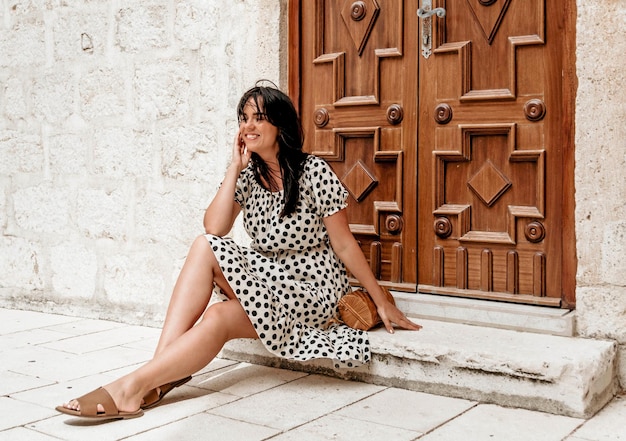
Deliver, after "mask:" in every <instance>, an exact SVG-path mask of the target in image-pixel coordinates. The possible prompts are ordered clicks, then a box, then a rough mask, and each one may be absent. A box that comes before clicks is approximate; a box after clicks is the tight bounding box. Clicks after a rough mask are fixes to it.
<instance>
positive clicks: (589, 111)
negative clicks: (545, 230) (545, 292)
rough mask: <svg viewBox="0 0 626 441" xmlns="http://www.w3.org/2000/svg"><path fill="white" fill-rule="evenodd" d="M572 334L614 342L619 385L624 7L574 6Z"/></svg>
mask: <svg viewBox="0 0 626 441" xmlns="http://www.w3.org/2000/svg"><path fill="white" fill-rule="evenodd" d="M577 4H578V5H577V6H578V10H577V30H576V32H577V35H576V42H577V50H576V71H577V75H578V91H577V96H576V172H575V179H576V180H575V186H576V249H577V253H578V274H577V280H576V284H577V289H576V302H577V303H576V308H577V326H578V332H579V333H580V334H581V335H582V336H585V337H591V338H606V339H611V340H615V341H617V342H618V343H619V355H618V362H619V364H618V368H619V372H620V381H621V384H622V387H624V386H625V385H626V56H625V54H626V34H625V33H624V29H626V3H625V2H624V1H623V0H607V1H602V2H583V1H578V2H577Z"/></svg>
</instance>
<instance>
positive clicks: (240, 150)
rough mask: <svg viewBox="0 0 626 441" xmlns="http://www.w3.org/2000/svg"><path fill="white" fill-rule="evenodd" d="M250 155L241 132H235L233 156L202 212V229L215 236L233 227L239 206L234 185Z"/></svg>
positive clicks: (222, 234) (224, 233)
mask: <svg viewBox="0 0 626 441" xmlns="http://www.w3.org/2000/svg"><path fill="white" fill-rule="evenodd" d="M249 161H250V155H249V154H248V152H247V150H246V148H245V145H244V144H243V142H242V141H241V134H240V133H237V136H236V137H235V141H234V145H233V156H232V160H231V163H230V165H229V166H228V169H226V176H225V177H224V180H223V181H222V185H221V186H220V188H219V190H217V193H216V194H215V197H214V198H213V200H212V201H211V203H210V204H209V206H208V208H207V209H206V211H205V213H204V231H206V233H207V234H214V235H215V236H224V235H226V234H228V232H229V231H230V230H231V228H232V227H233V223H234V222H235V218H236V217H237V216H238V215H239V212H240V211H241V207H240V206H239V204H238V203H237V202H236V201H235V199H234V198H235V187H236V185H237V179H238V178H239V173H241V171H242V170H243V169H245V168H246V167H247V166H248V162H249Z"/></svg>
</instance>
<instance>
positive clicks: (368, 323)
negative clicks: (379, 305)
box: [337, 286, 396, 331]
mask: <svg viewBox="0 0 626 441" xmlns="http://www.w3.org/2000/svg"><path fill="white" fill-rule="evenodd" d="M381 288H382V290H383V292H384V293H385V295H386V296H387V299H389V301H390V302H391V303H393V304H394V305H395V304H396V302H395V300H394V299H393V296H392V295H391V293H390V292H389V290H388V289H387V288H385V287H384V286H382V287H381ZM337 307H338V309H339V319H340V320H341V322H342V323H344V324H346V325H348V326H350V327H351V328H354V329H360V330H362V331H368V330H370V329H372V328H373V327H375V326H377V325H379V324H381V323H382V320H381V318H380V316H379V315H378V312H377V310H376V304H375V303H374V300H372V298H371V297H370V295H369V294H368V293H367V291H365V290H364V289H358V290H356V291H352V292H349V293H348V294H346V295H345V296H343V297H342V298H341V299H339V302H338V304H337Z"/></svg>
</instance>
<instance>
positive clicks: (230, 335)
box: [200, 300, 257, 340]
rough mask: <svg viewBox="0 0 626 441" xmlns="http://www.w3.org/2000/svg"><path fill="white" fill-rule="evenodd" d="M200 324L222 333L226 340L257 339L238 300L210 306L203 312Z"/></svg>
mask: <svg viewBox="0 0 626 441" xmlns="http://www.w3.org/2000/svg"><path fill="white" fill-rule="evenodd" d="M200 324H204V326H206V327H215V328H217V329H219V330H221V331H224V332H225V333H226V340H232V339H235V338H257V334H256V331H255V330H254V327H253V326H252V323H251V322H250V319H248V316H247V315H246V312H245V311H244V309H243V307H242V306H241V304H240V303H239V301H238V300H226V301H223V302H217V303H214V304H212V305H211V306H209V307H208V308H207V310H206V311H205V312H204V316H203V317H202V321H201V322H200Z"/></svg>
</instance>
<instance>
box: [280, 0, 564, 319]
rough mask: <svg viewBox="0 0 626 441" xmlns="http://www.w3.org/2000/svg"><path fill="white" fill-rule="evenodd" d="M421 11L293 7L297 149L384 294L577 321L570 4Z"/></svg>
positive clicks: (348, 4)
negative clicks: (328, 169) (344, 194)
mask: <svg viewBox="0 0 626 441" xmlns="http://www.w3.org/2000/svg"><path fill="white" fill-rule="evenodd" d="M427 2H428V0H419V1H418V0H398V1H390V0H389V1H384V2H383V1H382V0H378V1H377V0H368V1H350V0H311V1H306V2H304V1H303V2H299V1H296V0H292V1H291V2H290V50H289V54H290V77H289V78H290V94H291V95H292V97H293V98H294V99H295V101H296V102H297V103H298V108H299V111H300V114H301V116H302V120H303V124H304V129H305V138H306V139H305V143H306V149H307V150H308V151H310V152H313V153H315V154H317V155H319V156H322V157H324V158H325V159H326V160H328V161H329V163H330V164H331V166H332V167H333V169H334V170H335V171H336V173H337V174H338V175H339V177H340V178H341V179H342V181H343V183H344V184H345V185H346V187H347V188H348V190H349V192H350V200H349V208H348V216H349V221H350V225H351V229H352V231H353V233H354V234H355V236H356V237H357V239H358V240H359V242H360V244H361V246H362V249H363V251H364V252H365V255H366V256H367V257H368V259H369V261H370V265H371V267H372V269H373V270H374V273H375V274H376V275H377V277H378V278H379V279H380V280H381V281H382V283H383V284H385V285H388V286H391V287H393V288H395V289H399V290H404V291H417V290H418V289H419V290H420V291H421V292H428V293H436V294H444V295H453V296H463V297H473V298H485V299H496V300H504V301H512V302H519V303H529V304H541V305H550V306H565V307H572V306H573V305H574V274H575V267H576V259H575V250H574V235H573V148H572V139H573V136H572V135H571V127H572V122H571V121H572V117H571V116H572V109H573V106H572V96H573V93H572V92H571V89H572V87H573V86H572V85H573V84H574V83H575V79H574V78H575V77H574V74H573V73H572V71H573V65H574V64H573V56H572V55H571V54H572V53H573V50H572V46H573V41H574V40H573V30H574V25H575V12H573V11H571V10H570V9H569V7H568V6H570V5H571V4H573V0H563V1H561V2H547V1H545V0H453V1H452V0H448V1H445V0H432V2H430V3H432V5H431V6H430V8H431V9H434V8H444V9H445V10H446V15H445V17H444V18H438V17H431V18H430V19H429V20H427V22H426V23H425V22H424V21H423V20H421V19H419V18H418V16H417V14H416V11H417V10H418V8H420V7H423V6H425V5H426V3H427ZM428 23H430V27H431V30H430V36H428V35H427V32H425V29H426V28H425V25H427V24H428ZM424 42H427V43H430V46H431V53H430V54H428V57H426V56H425V54H424V53H423V52H424V49H423V48H422V45H423V43H424Z"/></svg>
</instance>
